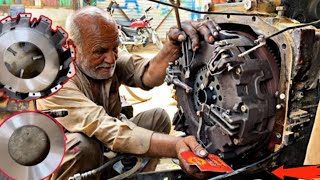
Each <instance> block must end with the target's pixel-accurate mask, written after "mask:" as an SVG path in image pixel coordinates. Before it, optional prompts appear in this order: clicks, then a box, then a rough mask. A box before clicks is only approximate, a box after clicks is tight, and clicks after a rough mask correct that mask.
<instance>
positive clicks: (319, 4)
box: [283, 0, 320, 27]
mask: <svg viewBox="0 0 320 180" xmlns="http://www.w3.org/2000/svg"><path fill="white" fill-rule="evenodd" d="M283 5H284V6H286V7H287V10H286V12H285V16H287V17H290V18H293V19H296V20H298V21H299V22H302V23H307V22H311V21H315V20H318V19H320V0H307V1H306V0H285V1H284V2H283ZM316 26H317V27H320V24H317V25H316Z"/></svg>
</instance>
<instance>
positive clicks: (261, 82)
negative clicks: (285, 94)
mask: <svg viewBox="0 0 320 180" xmlns="http://www.w3.org/2000/svg"><path fill="white" fill-rule="evenodd" d="M220 33H221V35H220V39H219V40H217V42H216V43H215V44H214V45H209V44H206V43H204V42H202V43H201V49H200V50H199V52H197V53H196V55H195V57H194V60H193V61H192V62H193V63H190V65H189V67H190V71H191V74H194V76H191V77H190V78H186V77H185V75H184V74H185V73H186V71H185V69H184V67H185V66H186V65H185V64H184V63H185V61H184V59H185V58H191V57H190V56H189V57H188V54H184V56H182V57H181V58H180V59H179V60H178V61H177V62H176V64H175V66H174V67H173V68H176V71H175V76H176V77H177V78H179V79H180V80H181V81H182V82H184V83H185V84H187V85H189V86H191V87H192V88H193V93H192V94H191V93H189V94H186V93H185V92H184V91H181V90H183V89H182V88H180V87H178V86H177V87H176V90H177V97H178V104H179V106H181V107H182V109H183V111H184V114H185V118H186V119H185V120H183V119H181V116H177V117H179V119H178V120H176V121H175V125H176V129H178V130H183V131H187V133H190V134H193V135H197V137H202V138H201V139H198V140H199V141H201V142H203V144H204V146H206V147H207V148H208V150H209V151H210V152H212V153H215V154H218V155H219V156H220V157H223V158H224V159H230V158H234V157H236V156H239V155H240V154H243V153H244V152H246V151H248V150H249V149H251V148H253V147H254V146H256V145H257V140H258V139H264V138H265V137H266V135H267V134H268V132H271V131H272V128H270V126H272V124H274V117H273V116H274V114H275V106H276V104H275V98H274V96H273V94H275V92H276V91H277V86H278V78H279V77H278V68H277V67H278V66H277V64H276V61H275V59H274V57H273V56H272V55H271V54H270V53H269V52H268V49H267V48H266V47H263V48H260V49H259V50H257V51H254V53H250V55H249V54H248V55H245V56H244V57H240V58H239V57H238V55H239V54H240V53H242V52H244V51H246V48H249V47H251V46H253V45H254V43H253V40H255V37H253V36H251V35H250V34H248V33H244V32H240V31H237V30H222V31H221V32H220ZM184 43H187V42H184ZM189 51H191V50H189ZM186 56H187V57H186ZM177 68H179V70H180V72H179V71H178V69H177ZM201 107H202V108H201ZM270 107H273V108H270ZM198 111H200V112H203V114H204V115H203V117H202V118H200V119H199V117H198V116H196V115H195V114H196V112H198ZM182 118H183V117H182ZM200 120H201V121H200ZM178 122H180V123H178ZM181 123H183V124H184V125H185V127H181ZM200 124H201V125H200ZM184 125H183V126H184ZM202 127H203V128H202ZM199 129H200V130H199ZM201 129H202V130H201Z"/></svg>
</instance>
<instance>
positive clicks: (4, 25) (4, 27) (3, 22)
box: [1, 16, 12, 34]
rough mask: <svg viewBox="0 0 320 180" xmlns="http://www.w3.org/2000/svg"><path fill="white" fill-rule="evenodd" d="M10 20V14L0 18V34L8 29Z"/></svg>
mask: <svg viewBox="0 0 320 180" xmlns="http://www.w3.org/2000/svg"><path fill="white" fill-rule="evenodd" d="M11 22H12V19H11V17H10V16H8V17H6V18H4V19H2V20H1V25H2V28H1V30H2V31H1V34H2V33H5V32H8V31H10V29H11Z"/></svg>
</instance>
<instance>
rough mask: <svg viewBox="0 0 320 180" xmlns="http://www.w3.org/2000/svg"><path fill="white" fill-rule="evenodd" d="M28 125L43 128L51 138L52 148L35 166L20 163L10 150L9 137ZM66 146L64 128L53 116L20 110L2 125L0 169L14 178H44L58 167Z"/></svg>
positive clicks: (0, 129) (20, 179)
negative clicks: (12, 156)
mask: <svg viewBox="0 0 320 180" xmlns="http://www.w3.org/2000/svg"><path fill="white" fill-rule="evenodd" d="M28 125H33V126H37V127H39V128H41V129H42V130H43V131H44V132H45V133H46V134H47V136H48V138H49V140H50V150H49V153H48V155H47V157H46V158H45V159H44V160H43V161H42V162H40V163H38V164H36V165H34V166H23V165H20V164H18V163H17V162H15V161H14V160H13V159H12V158H11V156H10V154H9V152H8V144H9V139H10V137H11V136H12V134H13V132H14V131H15V130H16V129H18V128H20V127H23V126H28ZM65 147H66V144H65V137H64V132H63V129H62V127H61V126H60V125H59V124H58V123H57V122H56V121H55V120H54V119H53V118H51V117H49V116H47V115H45V114H42V113H41V112H38V111H26V112H20V113H18V114H15V115H13V116H11V117H9V118H8V119H6V120H5V121H4V122H3V124H2V125H1V126H0V153H1V161H0V170H1V171H3V172H4V174H6V175H8V176H9V177H10V178H13V179H19V180H30V179H35V180H36V179H43V178H45V177H47V176H49V175H50V174H52V173H53V172H54V170H56V169H57V168H58V166H59V165H60V163H61V161H62V159H63V157H64V153H65ZM26 155H27V154H26Z"/></svg>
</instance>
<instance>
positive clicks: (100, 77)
mask: <svg viewBox="0 0 320 180" xmlns="http://www.w3.org/2000/svg"><path fill="white" fill-rule="evenodd" d="M82 62H84V63H79V61H76V63H77V65H78V67H79V69H80V71H81V72H82V73H84V74H85V75H87V76H89V77H91V78H92V79H98V80H103V79H109V78H111V77H112V76H113V74H114V72H115V69H116V63H115V64H107V63H105V62H104V63H103V64H100V65H98V66H97V67H96V68H95V69H94V70H96V69H97V68H99V67H110V66H111V68H112V69H111V71H110V73H109V74H108V75H99V74H97V73H96V72H95V71H94V70H92V69H90V68H89V67H88V65H87V62H86V61H82Z"/></svg>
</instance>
